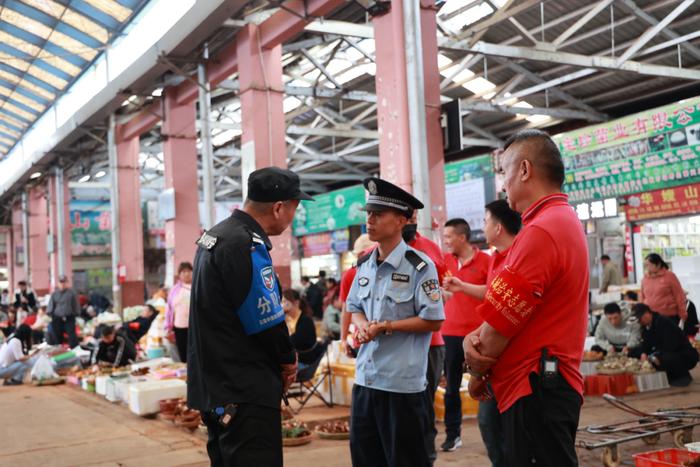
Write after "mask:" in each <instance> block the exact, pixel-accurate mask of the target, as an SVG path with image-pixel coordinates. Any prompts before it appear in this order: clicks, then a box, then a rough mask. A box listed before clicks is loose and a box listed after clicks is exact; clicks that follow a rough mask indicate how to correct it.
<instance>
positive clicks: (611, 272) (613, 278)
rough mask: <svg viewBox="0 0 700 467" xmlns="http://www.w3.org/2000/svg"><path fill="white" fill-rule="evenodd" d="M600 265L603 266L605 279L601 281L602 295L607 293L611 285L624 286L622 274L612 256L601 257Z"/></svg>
mask: <svg viewBox="0 0 700 467" xmlns="http://www.w3.org/2000/svg"><path fill="white" fill-rule="evenodd" d="M600 264H601V265H602V266H603V277H602V278H601V281H600V293H607V291H608V287H610V286H611V285H622V274H621V273H620V268H618V267H617V264H615V263H613V262H612V261H611V260H610V256H608V255H603V256H601V257H600Z"/></svg>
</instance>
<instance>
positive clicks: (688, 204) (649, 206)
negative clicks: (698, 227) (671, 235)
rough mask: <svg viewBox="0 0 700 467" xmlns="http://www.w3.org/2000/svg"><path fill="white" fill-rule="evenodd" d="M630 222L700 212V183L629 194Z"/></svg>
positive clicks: (628, 211) (628, 216) (627, 207)
mask: <svg viewBox="0 0 700 467" xmlns="http://www.w3.org/2000/svg"><path fill="white" fill-rule="evenodd" d="M625 212H626V213H627V220H629V221H630V222H636V221H642V220H647V219H659V218H663V217H674V216H680V215H684V214H695V213H698V212H700V183H696V184H693V185H686V186H680V187H674V188H666V189H663V190H655V191H648V192H645V193H641V194H638V195H631V196H627V205H626V206H625Z"/></svg>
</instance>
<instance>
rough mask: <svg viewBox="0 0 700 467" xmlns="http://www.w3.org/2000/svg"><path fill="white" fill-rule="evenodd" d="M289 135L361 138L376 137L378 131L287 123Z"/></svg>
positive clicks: (377, 136)
mask: <svg viewBox="0 0 700 467" xmlns="http://www.w3.org/2000/svg"><path fill="white" fill-rule="evenodd" d="M287 134H289V135H311V136H330V137H336V138H362V139H378V138H379V132H377V131H373V130H344V129H335V128H311V127H307V126H301V125H289V126H288V127H287Z"/></svg>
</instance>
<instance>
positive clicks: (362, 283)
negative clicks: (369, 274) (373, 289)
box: [357, 277, 369, 287]
mask: <svg viewBox="0 0 700 467" xmlns="http://www.w3.org/2000/svg"><path fill="white" fill-rule="evenodd" d="M357 283H358V284H360V286H361V287H364V286H366V285H367V284H369V279H368V278H366V277H360V278H359V279H358V280H357Z"/></svg>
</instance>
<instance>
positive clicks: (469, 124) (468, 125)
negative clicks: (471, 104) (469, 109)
mask: <svg viewBox="0 0 700 467" xmlns="http://www.w3.org/2000/svg"><path fill="white" fill-rule="evenodd" d="M462 127H464V128H467V129H468V130H470V131H471V132H473V133H476V134H477V135H480V136H483V137H484V138H486V139H488V140H490V141H492V142H493V144H495V145H497V146H496V147H500V146H501V145H502V144H503V143H504V141H503V140H502V139H501V138H499V137H498V136H497V135H495V134H493V133H492V132H490V131H488V130H485V129H483V128H481V127H480V126H478V125H475V124H474V123H472V122H470V121H468V120H467V119H465V120H463V121H462Z"/></svg>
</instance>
